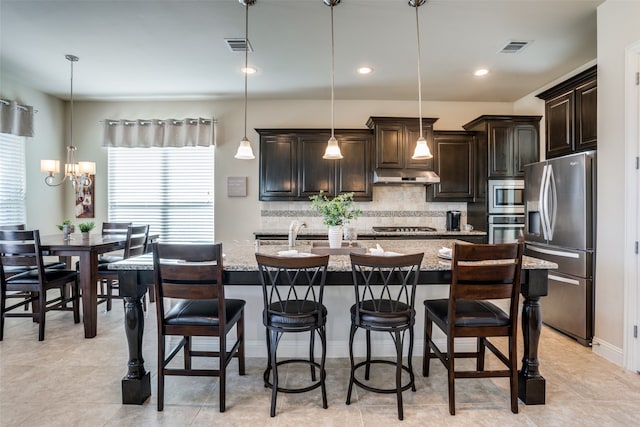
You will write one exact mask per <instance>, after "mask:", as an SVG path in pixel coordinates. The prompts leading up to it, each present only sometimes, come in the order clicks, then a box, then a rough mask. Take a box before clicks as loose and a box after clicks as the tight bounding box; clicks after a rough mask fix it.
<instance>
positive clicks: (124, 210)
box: [108, 147, 215, 242]
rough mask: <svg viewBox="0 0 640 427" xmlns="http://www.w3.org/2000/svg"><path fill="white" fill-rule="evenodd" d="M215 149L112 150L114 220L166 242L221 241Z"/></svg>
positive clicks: (110, 180)
mask: <svg viewBox="0 0 640 427" xmlns="http://www.w3.org/2000/svg"><path fill="white" fill-rule="evenodd" d="M213 150H214V147H180V148H174V147H164V148H115V147H109V148H108V151H109V152H108V162H109V165H108V175H109V177H108V218H109V221H112V222H133V223H134V224H149V226H150V229H149V232H150V233H158V234H159V235H160V240H161V241H162V242H177V241H191V242H193V241H208V242H212V241H214V240H215V237H214V236H215V234H214V170H213V169H214V168H213V165H214V162H213V160H214V151H213Z"/></svg>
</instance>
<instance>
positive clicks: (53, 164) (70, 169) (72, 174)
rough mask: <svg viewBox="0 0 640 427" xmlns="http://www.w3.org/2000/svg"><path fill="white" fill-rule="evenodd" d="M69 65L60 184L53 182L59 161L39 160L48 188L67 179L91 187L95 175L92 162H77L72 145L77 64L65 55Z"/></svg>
mask: <svg viewBox="0 0 640 427" xmlns="http://www.w3.org/2000/svg"><path fill="white" fill-rule="evenodd" d="M65 58H66V59H67V60H68V61H69V63H70V64H71V84H70V86H71V89H70V97H69V99H70V101H69V109H70V111H69V145H68V146H67V160H66V163H65V164H64V178H62V180H61V181H60V182H55V174H56V173H59V172H60V161H59V160H40V171H41V172H45V173H47V174H48V175H47V176H46V177H45V178H44V182H45V184H47V185H48V186H49V187H57V186H59V185H62V183H63V182H65V181H66V180H67V178H69V182H71V185H72V186H73V187H74V188H75V187H76V186H81V187H89V186H91V175H95V174H96V164H95V163H94V162H77V161H76V150H77V148H76V146H75V145H73V63H74V62H78V57H77V56H74V55H65Z"/></svg>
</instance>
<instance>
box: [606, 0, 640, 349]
mask: <svg viewBox="0 0 640 427" xmlns="http://www.w3.org/2000/svg"><path fill="white" fill-rule="evenodd" d="M639 23H640V2H638V1H632V0H608V1H607V2H605V3H604V4H602V5H601V6H600V7H598V213H597V215H598V233H597V239H598V240H597V263H596V282H597V291H596V315H595V335H596V340H597V341H601V342H602V343H604V344H605V345H611V346H613V347H615V348H619V349H623V346H624V336H623V332H624V319H625V317H624V316H625V312H624V300H623V297H624V271H625V265H624V257H623V256H622V254H623V253H624V252H623V251H624V250H625V248H624V247H623V243H624V242H625V229H624V212H623V211H624V209H623V208H624V206H625V200H624V195H625V190H624V189H625V169H627V168H629V167H633V162H632V160H633V159H626V158H625V93H624V90H625V48H626V47H627V46H629V45H631V44H632V43H634V42H637V41H638V40H640V25H639ZM595 351H600V350H598V349H596V350H595Z"/></svg>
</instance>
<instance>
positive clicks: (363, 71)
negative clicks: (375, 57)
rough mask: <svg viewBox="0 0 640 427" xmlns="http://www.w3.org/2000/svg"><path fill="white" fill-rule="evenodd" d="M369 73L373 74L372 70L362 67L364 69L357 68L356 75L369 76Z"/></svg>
mask: <svg viewBox="0 0 640 427" xmlns="http://www.w3.org/2000/svg"><path fill="white" fill-rule="evenodd" d="M371 73H373V68H371V67H367V66H364V67H360V68H358V74H371Z"/></svg>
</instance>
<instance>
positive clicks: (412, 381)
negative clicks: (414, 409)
mask: <svg viewBox="0 0 640 427" xmlns="http://www.w3.org/2000/svg"><path fill="white" fill-rule="evenodd" d="M369 363H370V364H372V365H373V364H385V365H392V366H396V362H394V361H391V360H370V361H369ZM366 364H367V361H366V360H365V361H363V362H359V363H356V364H355V365H354V366H353V383H354V384H356V385H358V386H359V387H361V388H363V389H365V390H367V391H371V392H373V393H389V394H390V393H394V394H395V393H397V392H398V389H396V388H395V387H394V388H377V387H372V386H370V385H367V384H364V383H363V382H362V381H360V380H359V379H357V378H356V371H357V370H358V369H359V368H361V367H363V366H365V365H366ZM402 370H403V371H405V372H407V373H408V374H409V382H408V383H407V384H404V385H402V386H401V387H400V389H401V390H402V391H406V390H409V389H410V388H413V386H414V384H415V378H414V375H413V373H412V372H411V370H410V369H409V367H408V366H406V365H402Z"/></svg>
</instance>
